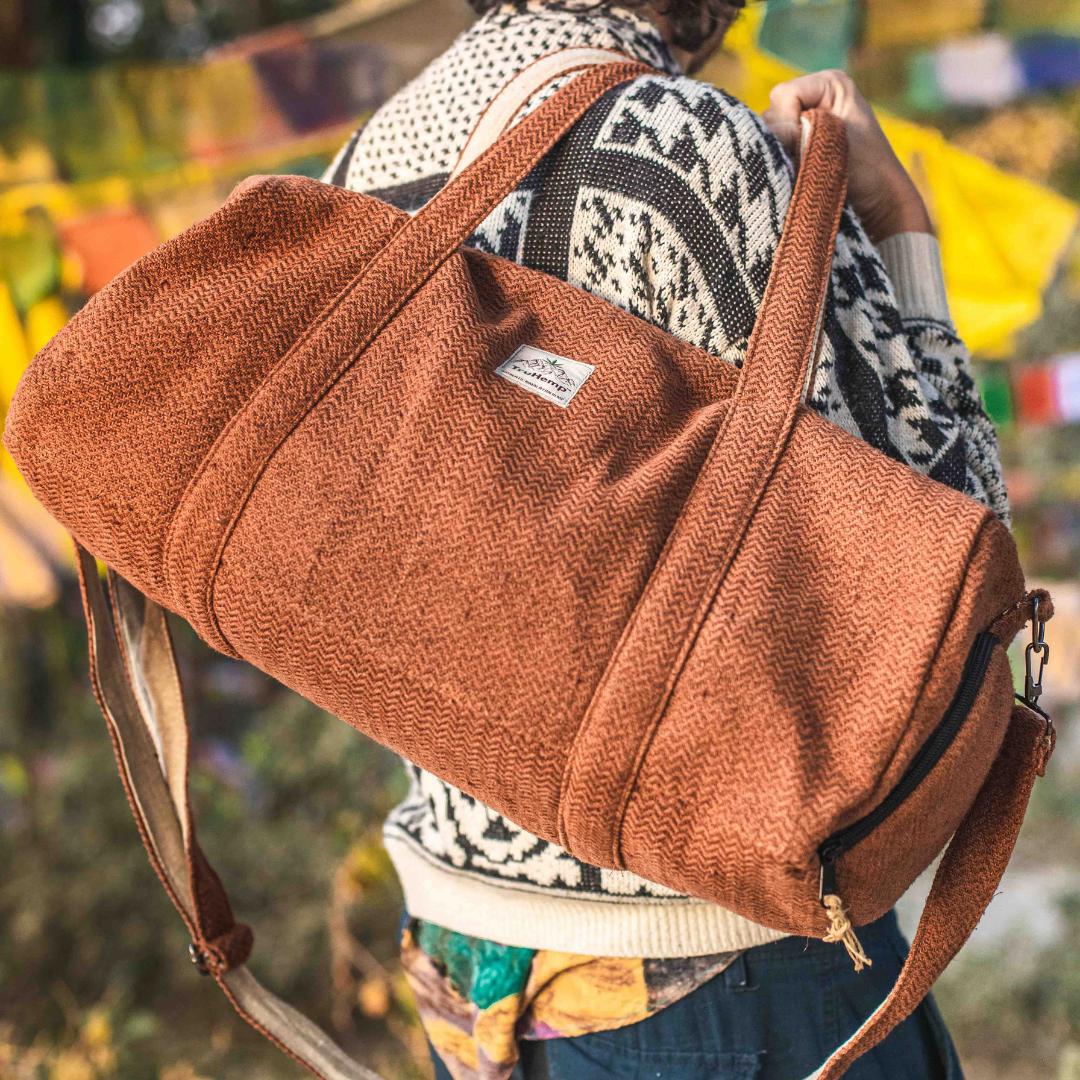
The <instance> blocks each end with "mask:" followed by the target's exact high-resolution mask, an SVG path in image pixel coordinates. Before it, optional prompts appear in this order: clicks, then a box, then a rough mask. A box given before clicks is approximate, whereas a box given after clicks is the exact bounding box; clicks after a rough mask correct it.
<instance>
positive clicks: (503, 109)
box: [448, 48, 636, 182]
mask: <svg viewBox="0 0 1080 1080" xmlns="http://www.w3.org/2000/svg"><path fill="white" fill-rule="evenodd" d="M635 62H636V61H633V60H631V58H630V57H629V56H627V55H626V53H620V52H613V51H612V50H611V49H589V48H580V49H559V50H558V51H557V52H552V53H548V54H547V55H546V56H541V57H540V59H539V60H534V61H533V62H532V63H531V64H530V65H529V66H528V67H526V68H523V69H522V70H521V71H519V72H518V74H517V75H515V76H514V77H513V78H512V79H511V80H510V81H509V82H508V83H507V84H506V85H505V86H504V87H503V88H502V89H501V90H500V91H499V92H498V93H497V94H496V95H495V97H494V98H492V99H491V103H490V104H489V105H488V107H487V108H486V109H485V110H484V111H483V113H482V114H481V116H480V119H479V120H478V121H477V124H476V127H474V128H473V129H472V132H471V133H470V135H469V137H468V139H466V141H465V146H464V148H463V149H462V151H461V155H460V157H458V159H457V163H456V164H455V165H454V167H453V169H452V170H451V171H450V177H449V180H454V179H456V178H457V177H458V176H460V175H461V173H463V172H464V171H465V170H466V169H467V168H468V167H469V166H470V165H471V164H472V163H473V162H474V161H475V160H476V159H477V158H478V157H479V156H480V155H481V154H482V153H483V152H484V151H485V150H486V149H487V148H488V147H489V146H492V145H493V144H494V143H495V141H496V140H497V139H498V138H499V136H500V135H501V134H502V133H503V132H504V131H505V130H506V129H507V128H508V127H509V126H510V122H511V121H512V120H513V119H514V117H515V116H517V114H518V113H519V112H521V110H522V109H523V108H524V107H525V106H526V105H527V104H528V102H529V101H530V100H531V99H532V97H533V95H534V94H536V93H538V92H539V91H540V90H542V89H543V88H544V87H545V86H547V84H548V83H550V82H552V81H553V80H554V79H557V78H558V77H559V76H560V75H567V74H569V73H570V72H571V71H577V70H579V69H581V68H586V67H599V66H600V65H601V64H626V63H635ZM448 182H449V181H448Z"/></svg>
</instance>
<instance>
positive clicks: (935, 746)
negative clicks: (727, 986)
mask: <svg viewBox="0 0 1080 1080" xmlns="http://www.w3.org/2000/svg"><path fill="white" fill-rule="evenodd" d="M997 644H999V642H998V639H997V638H996V637H994V635H993V634H992V633H990V631H989V630H984V631H983V632H982V633H981V634H979V635H978V636H977V637H976V638H975V641H974V642H973V643H972V646H971V651H970V652H969V653H968V657H967V660H966V661H965V662H964V670H963V672H962V673H961V675H960V685H959V686H958V687H957V688H956V693H955V694H954V695H953V699H952V701H951V702H950V703H949V707H948V708H947V709H946V710H945V714H944V716H942V718H941V720H940V721H939V723H938V725H937V727H936V728H934V730H933V732H931V734H930V737H929V738H928V739H927V740H926V742H924V743H923V744H922V746H921V747H919V750H918V752H917V753H916V754H915V756H914V757H913V758H912V759H911V762H910V764H909V765H908V767H907V768H906V769H905V770H904V774H903V775H902V776H901V777H900V779H899V780H898V781H897V783H896V786H895V787H894V788H893V789H892V790H891V791H890V792H889V794H888V795H886V796H885V798H884V799H882V801H881V802H880V803H879V804H878V805H877V806H876V807H875V808H874V809H873V810H871V811H870V813H868V814H866V815H864V816H863V817H861V818H859V820H858V821H855V822H852V824H850V825H848V826H846V827H845V828H843V829H840V830H839V831H837V832H835V833H833V834H832V835H831V836H829V837H827V838H826V839H825V840H824V841H822V843H821V844H820V846H819V847H818V861H819V863H820V864H821V877H820V886H819V891H818V899H819V900H820V902H821V906H822V907H823V908H825V911H826V912H827V913H828V916H829V923H830V926H829V932H828V933H827V934H826V935H825V938H824V940H825V941H829V942H840V943H841V944H843V946H844V947H845V948H846V949H847V952H848V955H849V956H850V957H851V959H852V961H853V962H854V964H855V970H856V971H862V969H863V968H864V967H869V966H870V963H871V961H870V958H869V957H868V956H867V955H866V953H865V952H864V951H863V947H862V945H861V944H860V943H859V939H858V937H857V936H856V934H855V929H854V927H853V926H852V925H851V921H850V919H848V917H847V913H846V912H845V911H844V907H843V903H842V901H841V899H840V894H839V892H838V889H837V884H836V860H837V859H839V858H840V856H841V855H843V854H844V853H845V852H847V851H850V850H851V849H852V848H853V847H855V845H856V844H858V843H860V842H861V841H863V840H865V839H866V838H867V837H868V836H869V835H870V834H871V833H872V832H873V831H874V830H875V829H876V828H877V827H878V826H879V825H881V824H882V822H884V821H885V820H886V819H887V818H889V817H890V816H891V815H892V814H893V813H895V812H896V811H897V810H898V809H899V808H900V806H902V805H903V803H904V802H905V801H906V800H907V799H908V797H909V796H910V795H911V794H912V793H913V792H914V791H915V790H916V789H917V788H918V786H919V785H920V784H921V783H922V782H923V780H925V779H926V777H927V776H928V775H929V774H930V771H931V770H932V769H933V768H934V766H935V765H936V764H937V763H938V762H939V761H940V760H941V758H942V757H943V756H944V755H945V752H946V751H947V750H948V749H949V747H950V746H951V745H952V743H953V740H954V739H955V738H956V735H957V733H958V732H959V731H960V728H961V727H962V726H963V723H964V721H965V720H966V719H967V716H968V713H969V712H971V707H972V705H974V704H975V698H976V697H978V694H979V691H980V690H981V689H982V684H983V680H984V678H985V677H986V669H987V668H988V667H989V666H990V658H991V656H993V653H994V646H995V645H997Z"/></svg>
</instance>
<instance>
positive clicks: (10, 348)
mask: <svg viewBox="0 0 1080 1080" xmlns="http://www.w3.org/2000/svg"><path fill="white" fill-rule="evenodd" d="M29 362H30V354H29V353H28V352H27V351H26V338H25V337H23V328H22V323H21V322H20V321H19V313H18V312H17V311H16V310H15V304H14V302H13V301H12V299H11V292H10V291H9V290H8V287H7V282H6V281H0V414H2V413H4V412H5V411H6V410H7V407H8V405H9V404H10V403H11V395H12V394H14V393H15V387H16V386H17V385H18V382H19V378H20V377H21V376H22V373H23V372H24V371H25V370H26V365H27V364H28V363H29Z"/></svg>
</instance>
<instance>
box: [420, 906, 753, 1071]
mask: <svg viewBox="0 0 1080 1080" xmlns="http://www.w3.org/2000/svg"><path fill="white" fill-rule="evenodd" d="M738 955H739V953H738V952H726V953H716V954H714V955H712V956H691V957H686V958H681V959H677V960H642V959H636V958H635V959H627V958H623V957H605V956H579V955H577V954H575V953H563V952H554V951H551V950H547V949H540V950H537V949H522V948H518V947H516V946H513V945H499V944H497V943H496V942H494V941H486V940H484V939H483V938H475V937H468V936H466V935H465V934H459V933H456V932H455V931H453V930H447V929H445V928H444V927H441V926H437V925H436V924H435V923H431V922H425V921H423V920H421V919H410V920H409V921H408V922H407V924H406V925H405V928H404V929H403V931H402V936H401V959H402V964H403V966H404V969H405V974H406V976H407V978H408V980H409V985H410V986H411V987H412V991H413V994H414V996H415V997H416V1004H417V1008H418V1009H419V1011H420V1019H421V1020H422V1021H423V1024H424V1031H425V1032H426V1033H427V1037H428V1038H429V1039H430V1040H431V1044H432V1045H433V1046H434V1047H435V1049H436V1050H437V1051H438V1053H439V1056H440V1057H441V1058H442V1060H443V1062H444V1063H445V1065H446V1067H447V1069H449V1070H450V1073H451V1074H452V1075H453V1077H454V1080H507V1077H509V1076H510V1074H511V1073H512V1072H513V1071H514V1066H515V1065H516V1064H517V1059H518V1049H517V1044H518V1040H519V1039H558V1038H565V1037H568V1036H573V1035H586V1034H588V1033H589V1032H592V1031H610V1030H611V1029H612V1028H619V1027H624V1026H625V1025H627V1024H633V1023H636V1022H637V1021H639V1020H644V1019H645V1018H646V1017H648V1016H652V1015H653V1013H656V1012H659V1011H660V1009H662V1008H664V1006H666V1005H671V1004H672V1003H673V1002H676V1001H678V1000H679V999H680V998H682V997H685V996H686V995H687V994H689V993H690V992H691V991H693V990H696V989H697V988H698V987H699V986H701V985H702V984H703V983H705V982H707V981H708V980H709V979H711V978H713V976H714V975H718V974H719V973H720V972H721V971H723V970H724V968H726V967H727V966H728V965H729V964H730V963H731V962H732V961H733V960H734V959H735V958H736V957H737V956H738Z"/></svg>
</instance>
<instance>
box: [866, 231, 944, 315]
mask: <svg viewBox="0 0 1080 1080" xmlns="http://www.w3.org/2000/svg"><path fill="white" fill-rule="evenodd" d="M877 250H878V254H879V255H880V256H881V261H882V262H883V263H884V264H885V269H886V271H888V274H889V278H890V279H891V280H892V283H893V290H894V291H895V293H896V306H897V308H898V309H899V311H900V317H901V318H902V319H936V320H937V321H938V322H946V323H947V322H952V319H951V317H950V315H949V300H948V297H947V296H946V295H945V278H944V276H943V275H942V272H941V249H940V248H939V247H938V242H937V238H936V237H934V236H931V235H930V234H929V233H917V232H908V233H897V234H896V236H890V237H888V238H887V239H885V240H882V241H881V243H880V244H878V245H877Z"/></svg>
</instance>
